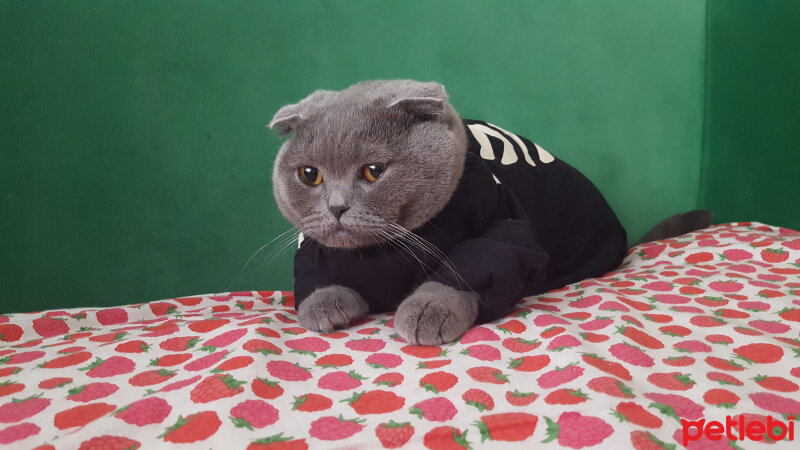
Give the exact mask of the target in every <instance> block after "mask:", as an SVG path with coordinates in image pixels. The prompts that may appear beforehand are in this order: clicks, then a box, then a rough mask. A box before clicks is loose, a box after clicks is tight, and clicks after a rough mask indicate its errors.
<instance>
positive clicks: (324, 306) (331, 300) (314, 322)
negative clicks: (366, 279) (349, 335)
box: [297, 285, 369, 333]
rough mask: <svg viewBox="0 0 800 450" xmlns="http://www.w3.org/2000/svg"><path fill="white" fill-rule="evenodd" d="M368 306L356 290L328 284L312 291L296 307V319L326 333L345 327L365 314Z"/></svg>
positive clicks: (314, 329) (311, 328)
mask: <svg viewBox="0 0 800 450" xmlns="http://www.w3.org/2000/svg"><path fill="white" fill-rule="evenodd" d="M368 312H369V306H367V302H365V301H364V299H363V298H361V295H359V293H358V292H356V291H354V290H352V289H350V288H346V287H344V286H336V285H334V286H328V287H324V288H320V289H317V290H316V291H314V292H312V293H311V295H309V296H308V297H307V298H306V299H305V300H303V302H302V303H300V306H298V307H297V320H298V321H299V322H300V325H302V326H303V327H305V328H307V329H309V330H313V331H321V332H323V333H327V332H329V331H333V330H334V329H335V328H341V327H346V326H347V325H349V324H350V323H351V322H353V321H354V320H357V319H360V318H362V317H364V316H365V315H367V313H368Z"/></svg>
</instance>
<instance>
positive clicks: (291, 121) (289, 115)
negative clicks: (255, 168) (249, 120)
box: [267, 103, 303, 136]
mask: <svg viewBox="0 0 800 450" xmlns="http://www.w3.org/2000/svg"><path fill="white" fill-rule="evenodd" d="M302 121H303V116H302V114H300V104H299V103H296V104H294V105H286V106H284V107H283V108H281V109H279V110H278V112H277V113H275V117H273V118H272V121H271V122H270V123H269V125H267V126H268V127H270V128H272V129H273V130H276V129H277V130H278V132H279V133H280V134H281V136H283V135H285V134H288V133H291V132H292V130H293V129H294V127H296V126H297V124H299V123H300V122H302Z"/></svg>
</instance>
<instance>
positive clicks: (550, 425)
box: [542, 416, 561, 444]
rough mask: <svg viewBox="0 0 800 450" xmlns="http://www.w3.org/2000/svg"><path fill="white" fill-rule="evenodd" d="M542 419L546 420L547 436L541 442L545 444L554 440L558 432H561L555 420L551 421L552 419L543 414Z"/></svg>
mask: <svg viewBox="0 0 800 450" xmlns="http://www.w3.org/2000/svg"><path fill="white" fill-rule="evenodd" d="M544 420H545V421H547V438H545V440H543V441H542V444H546V443H548V442H550V441H553V440H555V439H556V438H558V433H559V432H561V429H560V427H559V426H558V424H557V423H556V422H553V420H552V419H550V418H549V417H547V416H544Z"/></svg>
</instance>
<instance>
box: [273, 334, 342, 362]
mask: <svg viewBox="0 0 800 450" xmlns="http://www.w3.org/2000/svg"><path fill="white" fill-rule="evenodd" d="M284 344H285V345H286V346H287V347H289V348H290V349H292V350H290V351H291V352H293V353H299V354H301V355H310V356H312V357H314V358H316V357H317V352H325V351H328V349H330V347H331V344H329V343H328V341H326V340H324V339H322V338H318V337H316V336H314V337H304V338H300V339H291V340H288V341H285V342H284Z"/></svg>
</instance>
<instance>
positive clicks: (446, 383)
mask: <svg viewBox="0 0 800 450" xmlns="http://www.w3.org/2000/svg"><path fill="white" fill-rule="evenodd" d="M456 383H458V377H457V376H455V375H453V374H452V373H449V372H432V373H429V374H427V375H425V376H424V377H422V379H421V380H419V385H420V387H422V388H424V389H425V390H426V391H431V392H433V393H434V394H439V393H441V392H445V391H448V390H450V388H452V387H453V386H455V385H456Z"/></svg>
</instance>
